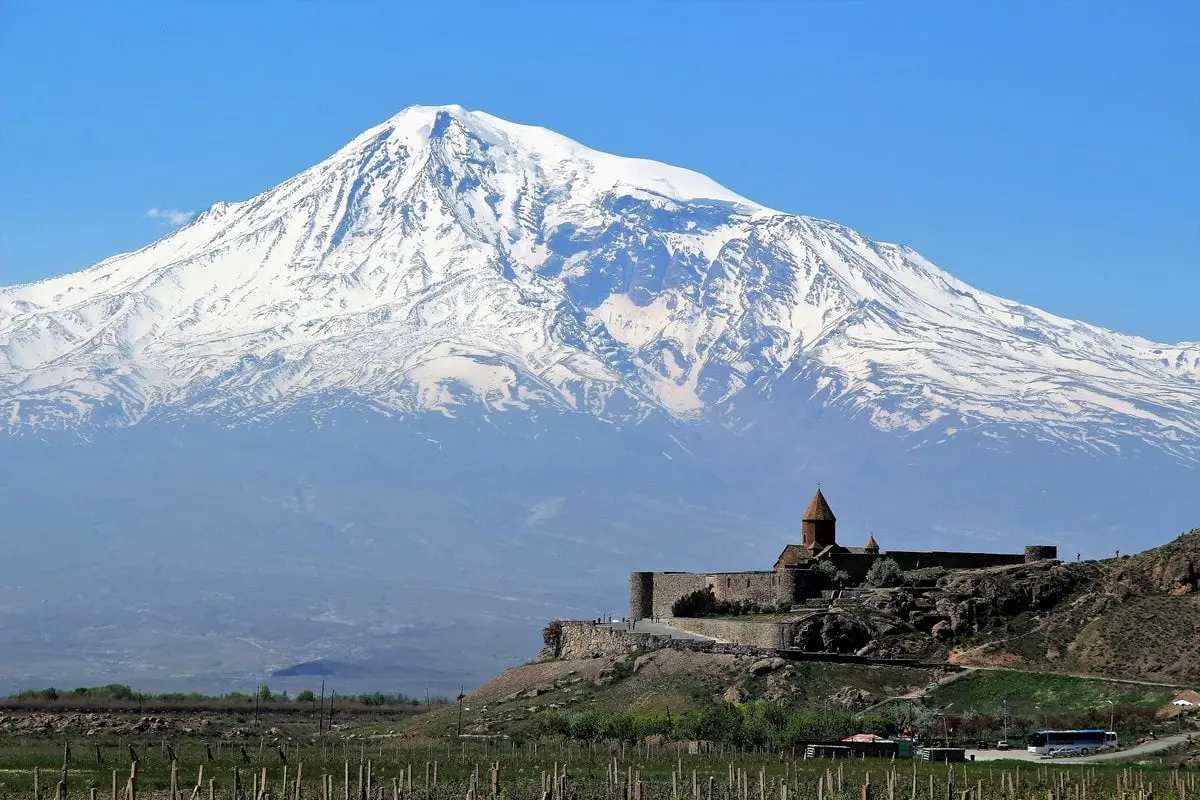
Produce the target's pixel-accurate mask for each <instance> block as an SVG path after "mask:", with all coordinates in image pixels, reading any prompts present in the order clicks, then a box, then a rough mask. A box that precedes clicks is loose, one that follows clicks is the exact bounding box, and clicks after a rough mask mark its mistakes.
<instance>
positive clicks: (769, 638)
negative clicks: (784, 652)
mask: <svg viewBox="0 0 1200 800" xmlns="http://www.w3.org/2000/svg"><path fill="white" fill-rule="evenodd" d="M666 622H667V624H668V625H670V626H671V627H674V628H679V629H680V630H681V631H688V632H689V633H694V634H696V635H697V636H708V637H710V638H713V639H720V640H722V641H725V642H732V643H735V644H745V645H750V646H751V647H761V648H763V649H765V650H774V649H775V648H777V647H780V646H782V641H783V640H782V627H783V626H782V625H781V624H780V623H778V622H746V621H742V620H730V619H701V618H694V617H673V618H671V619H668V620H666Z"/></svg>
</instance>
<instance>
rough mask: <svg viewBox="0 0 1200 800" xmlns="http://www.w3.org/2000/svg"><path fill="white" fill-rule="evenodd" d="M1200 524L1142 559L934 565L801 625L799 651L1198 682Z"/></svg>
mask: <svg viewBox="0 0 1200 800" xmlns="http://www.w3.org/2000/svg"><path fill="white" fill-rule="evenodd" d="M1198 566H1200V530H1196V531H1192V532H1191V533H1188V534H1185V535H1183V536H1181V537H1179V538H1177V539H1176V540H1174V541H1173V542H1171V543H1170V544H1168V545H1165V546H1163V547H1159V548H1155V549H1152V550H1148V551H1146V552H1143V553H1140V554H1138V555H1136V556H1126V557H1121V558H1116V559H1110V560H1107V561H1101V562H1082V563H1074V562H1042V563H1032V564H1023V565H1017V566H1011V567H998V568H994V569H987V570H977V571H944V570H928V571H925V573H926V574H924V575H922V576H921V577H922V578H924V579H925V580H924V581H923V583H925V584H926V585H925V586H924V587H898V588H891V589H875V590H871V591H869V592H868V593H867V594H866V595H864V596H863V597H861V598H857V599H853V600H848V601H845V602H843V603H839V604H837V605H835V607H834V608H833V609H832V610H831V612H830V613H827V614H819V615H814V616H813V617H810V618H808V619H805V620H803V621H801V622H797V623H795V626H794V627H795V631H794V632H793V635H794V637H795V639H796V642H797V644H798V645H799V646H801V647H805V646H807V647H806V649H810V650H814V651H834V652H853V653H858V654H859V655H870V656H878V657H918V658H923V659H927V660H931V661H937V660H941V659H948V660H950V661H952V662H954V663H958V664H963V665H971V666H1002V667H1011V668H1018V669H1040V670H1047V671H1054V672H1066V673H1079V674H1090V675H1097V676H1109V677H1125V678H1135V679H1141V680H1159V681H1164V682H1175V681H1178V682H1185V681H1186V682H1196V681H1200V658H1198V657H1197V656H1198V655H1200V625H1198V624H1197V623H1196V619H1197V614H1196V612H1197V611H1200V569H1198V568H1197V567H1198Z"/></svg>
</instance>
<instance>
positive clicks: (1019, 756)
mask: <svg viewBox="0 0 1200 800" xmlns="http://www.w3.org/2000/svg"><path fill="white" fill-rule="evenodd" d="M1188 738H1189V735H1188V734H1186V733H1180V734H1176V735H1175V736H1164V737H1163V738H1161V739H1155V740H1154V741H1152V742H1146V743H1145V744H1139V745H1134V746H1133V747H1129V748H1126V749H1124V750H1117V751H1114V752H1111V753H1100V754H1098V755H1094V756H1080V757H1079V758H1046V757H1045V756H1039V755H1038V754H1037V753H1031V752H1029V751H1028V750H968V751H967V758H970V757H971V756H975V760H976V761H1001V760H1014V761H1040V762H1043V763H1048V764H1096V763H1099V762H1104V761H1118V760H1122V759H1126V758H1140V757H1142V756H1148V755H1153V754H1154V753H1160V752H1162V751H1163V750H1167V749H1170V748H1172V747H1174V746H1176V745H1178V744H1182V743H1183V742H1185V741H1187V740H1188Z"/></svg>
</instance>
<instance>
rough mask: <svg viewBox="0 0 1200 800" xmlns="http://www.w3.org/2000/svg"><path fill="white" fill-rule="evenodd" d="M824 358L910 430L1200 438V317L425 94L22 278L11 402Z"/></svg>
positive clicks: (893, 424) (823, 386) (71, 405)
mask: <svg viewBox="0 0 1200 800" xmlns="http://www.w3.org/2000/svg"><path fill="white" fill-rule="evenodd" d="M800 376H802V377H803V378H804V379H805V380H806V381H808V383H807V384H806V385H809V386H811V387H812V390H813V392H815V394H816V396H817V397H816V399H817V400H818V401H820V402H824V403H830V404H834V405H836V406H838V407H842V408H846V409H848V410H850V411H851V412H852V413H854V414H862V415H866V416H867V417H869V419H870V420H871V422H872V424H873V425H874V426H875V427H877V428H880V429H883V430H896V429H900V430H904V431H921V430H925V429H928V428H930V427H931V426H932V427H934V428H936V429H937V430H938V432H939V435H945V434H953V433H955V432H957V431H960V430H963V429H968V428H976V427H980V426H984V427H986V428H988V429H989V430H992V431H994V432H995V433H994V435H1001V436H1002V435H1005V432H1006V431H1019V432H1025V433H1028V434H1031V435H1033V436H1035V437H1049V438H1052V439H1058V440H1061V441H1064V442H1069V443H1072V444H1085V443H1086V444H1088V445H1091V446H1096V445H1098V446H1100V447H1104V446H1106V445H1111V444H1115V442H1116V441H1117V440H1118V439H1119V438H1121V437H1126V436H1129V435H1135V436H1136V437H1138V438H1140V439H1141V440H1143V441H1145V442H1148V443H1152V444H1153V445H1154V446H1156V447H1159V448H1163V449H1166V450H1168V451H1170V452H1172V453H1174V454H1176V455H1178V456H1183V457H1185V458H1188V459H1192V458H1195V457H1196V456H1197V453H1198V452H1200V345H1197V344H1181V345H1162V344H1155V343H1153V342H1149V341H1146V340H1144V339H1140V338H1136V337H1132V336H1125V335H1121V334H1117V333H1113V332H1111V331H1106V330H1103V329H1100V328H1097V327H1094V326H1090V325H1087V324H1084V323H1080V322H1074V321H1070V320H1066V319H1062V318H1059V317H1056V316H1054V315H1051V314H1048V313H1045V312H1043V311H1040V310H1038V309H1035V308H1031V307H1029V306H1025V305H1022V304H1020V303H1017V302H1012V301H1009V300H1004V299H1001V298H998V297H994V296H992V295H989V294H987V293H985V292H981V291H978V290H975V289H972V288H971V287H970V286H967V285H966V284H964V283H962V282H961V281H958V280H956V279H955V278H953V277H952V276H950V275H949V274H947V273H946V272H944V271H942V270H941V269H939V268H937V267H936V266H934V265H933V264H931V263H930V262H929V261H927V260H926V259H924V258H922V257H921V256H920V255H919V254H918V253H917V252H915V251H913V250H912V249H910V248H908V247H904V246H900V245H894V244H886V243H881V242H874V241H871V240H869V239H867V238H866V237H864V236H862V235H860V234H858V233H856V232H855V231H853V230H850V229H849V228H846V227H843V226H841V225H838V224H835V223H832V222H828V221H825V220H821V219H815V218H811V217H802V216H795V215H790V214H783V213H779V212H776V211H773V210H770V209H767V208H764V207H762V206H759V205H756V204H755V203H753V202H751V201H749V200H747V199H745V198H743V197H740V196H738V195H736V194H734V193H733V192H731V191H729V190H727V189H725V188H722V187H721V186H719V185H717V184H716V183H714V182H713V181H711V180H709V179H707V178H705V177H703V176H701V175H699V174H696V173H693V172H690V171H687V170H684V169H679V168H675V167H670V166H666V165H663V164H659V163H655V162H651V161H644V160H637V159H631V158H621V157H617V156H612V155H607V154H603V153H599V152H596V151H593V150H590V149H588V148H586V147H584V146H582V145H580V144H577V143H575V142H573V141H571V140H569V139H566V138H564V137H562V136H559V135H557V134H555V133H552V132H550V131H547V130H544V129H541V128H535V127H528V126H524V125H517V124H513V123H510V122H506V121H503V120H500V119H497V118H496V117H493V116H490V115H488V114H484V113H481V112H468V111H465V110H463V109H462V108H459V107H456V106H445V107H438V108H430V107H413V108H409V109H407V110H405V111H403V112H401V113H400V114H398V115H396V116H395V117H393V118H392V119H389V120H388V121H387V122H385V123H383V124H381V125H378V126H376V127H374V128H372V129H370V130H368V131H366V132H365V133H363V134H362V135H360V136H359V137H357V138H356V139H354V140H353V141H352V142H350V143H349V144H348V145H346V146H345V147H344V148H342V149H341V150H339V151H338V152H337V153H335V154H334V155H332V156H331V157H330V158H328V159H327V160H325V161H323V162H322V163H320V164H318V165H316V166H314V167H312V168H310V169H308V170H305V171H304V172H302V173H300V174H299V175H297V176H296V177H295V178H292V179H291V180H288V181H286V182H284V183H283V184H280V185H279V186H277V187H275V188H273V189H270V190H268V191H266V192H264V193H263V194H261V195H259V196H257V197H254V198H252V199H250V200H247V201H244V202H239V203H217V204H216V205H214V206H213V207H212V208H210V209H209V210H207V211H206V212H204V213H203V214H201V215H199V216H198V217H197V218H196V219H195V220H194V221H192V222H191V223H190V224H188V225H186V226H184V227H183V228H180V229H179V230H176V231H175V232H173V233H171V234H170V235H168V236H166V237H164V238H163V239H161V240H159V241H157V242H155V243H154V244H152V245H150V246H148V247H146V248H143V249H142V250H139V251H137V252H134V253H127V254H123V255H119V256H115V257H113V258H110V259H108V260H106V261H103V262H101V263H100V264H97V265H96V266H94V267H91V268H90V269H87V270H84V271H82V272H79V273H75V274H70V275H65V276H61V277H56V278H51V279H48V280H44V281H40V282H37V283H33V284H27V285H22V286H14V287H10V288H6V289H0V419H4V420H5V421H6V422H7V424H8V428H9V430H10V431H19V430H22V429H25V428H29V427H35V428H36V427H43V426H53V427H67V428H74V427H80V426H82V427H89V426H94V425H97V424H100V425H128V424H132V423H136V422H138V421H139V420H142V419H144V418H146V417H147V416H150V417H154V416H156V415H157V416H159V417H173V416H177V415H191V414H207V415H213V414H216V415H220V416H221V417H222V418H225V419H229V420H239V419H241V420H247V419H263V418H265V417H269V416H271V415H274V414H278V413H280V412H282V411H285V410H287V409H289V408H293V407H296V406H297V405H298V404H309V405H312V406H314V407H320V406H321V405H322V404H325V403H331V402H335V401H334V400H333V398H337V400H336V402H337V403H339V404H340V403H344V402H346V398H353V399H355V400H356V401H361V402H362V403H364V404H366V405H369V406H371V407H373V408H375V409H377V410H381V411H383V412H387V413H395V412H400V413H418V412H423V411H434V410H437V411H441V412H443V413H455V409H457V408H460V407H461V406H463V405H464V404H466V405H483V406H485V407H487V408H490V409H503V408H513V409H518V410H526V411H528V410H532V409H537V408H552V409H559V410H573V411H583V412H588V413H591V414H595V415H599V416H601V417H606V418H609V419H625V420H633V419H638V418H642V417H644V416H645V415H646V414H649V413H654V412H659V411H661V412H666V413H668V414H670V415H673V416H675V417H677V418H681V419H692V418H696V417H699V416H703V415H705V414H711V413H718V414H720V413H726V414H728V413H732V412H731V409H733V408H735V407H736V406H737V403H738V398H739V396H740V395H741V394H742V393H744V392H746V391H747V390H748V389H753V390H754V391H756V392H768V393H769V392H771V391H772V390H773V386H774V385H775V384H776V383H777V382H779V381H781V380H783V381H792V380H795V379H797V378H798V377H800Z"/></svg>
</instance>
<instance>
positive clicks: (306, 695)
mask: <svg viewBox="0 0 1200 800" xmlns="http://www.w3.org/2000/svg"><path fill="white" fill-rule="evenodd" d="M316 701H317V695H316V693H315V692H313V690H312V689H305V690H304V691H303V692H301V693H300V694H298V695H296V702H297V703H315V702H316Z"/></svg>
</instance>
